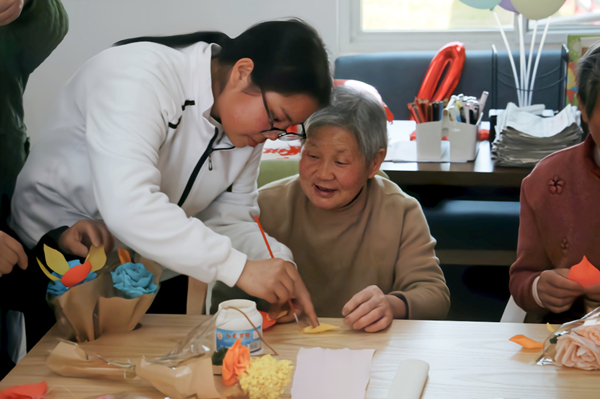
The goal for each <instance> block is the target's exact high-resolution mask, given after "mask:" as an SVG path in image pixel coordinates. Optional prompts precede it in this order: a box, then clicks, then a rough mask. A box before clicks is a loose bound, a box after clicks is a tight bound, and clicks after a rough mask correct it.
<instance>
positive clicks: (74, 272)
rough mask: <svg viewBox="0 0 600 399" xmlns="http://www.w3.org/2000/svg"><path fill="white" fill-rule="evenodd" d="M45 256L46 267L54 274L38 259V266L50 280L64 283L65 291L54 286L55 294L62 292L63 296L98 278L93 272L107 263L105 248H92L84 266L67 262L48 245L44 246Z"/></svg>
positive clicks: (57, 285)
mask: <svg viewBox="0 0 600 399" xmlns="http://www.w3.org/2000/svg"><path fill="white" fill-rule="evenodd" d="M44 256H45V258H46V265H47V266H48V267H49V268H50V269H51V270H52V272H50V271H48V269H47V268H46V267H45V266H44V265H43V264H42V262H41V261H40V260H39V259H37V258H36V260H37V262H38V265H40V268H41V269H42V271H43V272H44V274H45V275H46V276H47V277H48V278H49V279H50V280H52V281H53V282H60V283H62V285H63V286H64V287H65V289H64V290H62V288H61V287H60V284H54V288H53V289H54V290H55V292H61V294H63V293H64V292H65V291H66V290H68V289H69V288H71V287H74V286H76V285H78V284H81V283H84V282H85V281H89V280H93V279H94V278H95V277H96V276H95V275H96V273H92V272H96V271H98V270H100V269H102V267H103V266H104V264H105V263H106V254H105V253H104V247H94V246H92V247H90V252H89V253H88V256H87V258H86V259H85V262H83V264H81V263H80V262H79V261H78V260H75V261H71V262H67V260H66V259H65V257H64V256H63V255H62V254H61V253H60V252H58V251H57V250H55V249H52V248H50V247H49V246H47V245H44ZM59 295H60V294H59Z"/></svg>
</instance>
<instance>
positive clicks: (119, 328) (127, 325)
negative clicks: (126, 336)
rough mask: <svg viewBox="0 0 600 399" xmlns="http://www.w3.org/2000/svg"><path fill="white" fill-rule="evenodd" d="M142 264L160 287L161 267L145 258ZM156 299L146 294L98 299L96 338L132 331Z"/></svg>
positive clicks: (141, 261)
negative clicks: (106, 334)
mask: <svg viewBox="0 0 600 399" xmlns="http://www.w3.org/2000/svg"><path fill="white" fill-rule="evenodd" d="M140 263H142V264H143V265H144V267H145V268H146V269H147V270H148V271H149V272H151V273H152V274H153V275H154V284H156V286H158V285H159V281H160V275H161V273H162V269H161V268H160V266H158V264H156V263H155V262H152V261H150V260H148V259H144V258H142V259H140ZM111 283H112V279H111ZM155 297H156V294H154V295H148V294H144V295H142V296H140V297H137V298H134V299H127V298H119V297H112V298H105V297H100V298H99V299H98V329H97V330H96V331H97V337H96V338H98V337H100V335H102V334H105V333H109V332H110V333H117V332H127V331H132V330H133V329H134V328H135V326H137V324H138V322H139V321H140V320H141V319H142V317H143V316H144V315H145V314H146V311H147V310H148V308H150V305H152V301H154V298H155Z"/></svg>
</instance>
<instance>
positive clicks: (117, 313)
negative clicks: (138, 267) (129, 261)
mask: <svg viewBox="0 0 600 399" xmlns="http://www.w3.org/2000/svg"><path fill="white" fill-rule="evenodd" d="M139 262H140V263H142V264H143V265H144V267H145V268H146V269H148V270H149V271H150V272H152V274H154V283H155V284H156V285H157V286H158V285H159V281H160V276H161V274H162V268H161V267H160V266H159V265H158V264H157V263H155V262H153V261H151V260H148V259H145V258H141V259H140V260H139ZM118 266H119V265H117V264H115V265H112V266H108V265H107V266H105V267H104V268H102V269H101V270H100V271H99V272H98V277H96V278H95V279H94V280H92V281H88V282H87V283H84V284H81V285H78V286H75V287H72V288H70V289H69V290H68V291H67V292H65V293H64V294H63V295H61V296H59V297H57V298H55V299H53V300H52V301H51V305H52V306H53V307H54V312H55V315H56V319H57V323H58V324H59V325H60V326H61V328H62V329H63V330H64V332H65V334H66V335H67V336H68V338H69V339H70V338H72V337H73V336H74V337H75V339H76V340H77V342H87V341H93V340H95V339H98V338H99V337H100V336H101V335H102V334H105V333H109V332H110V333H112V332H114V333H116V332H127V331H132V330H133V329H134V328H135V327H136V326H137V324H138V323H139V321H140V320H141V318H142V317H143V316H144V314H145V313H146V311H147V310H148V308H149V307H150V305H151V304H152V301H154V298H155V297H156V294H154V295H148V294H144V295H142V296H140V297H138V298H134V299H127V298H120V297H118V296H116V295H118V290H117V289H115V288H114V287H113V281H112V277H111V275H110V271H111V270H114V269H115V268H116V267H118Z"/></svg>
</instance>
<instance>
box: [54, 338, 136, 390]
mask: <svg viewBox="0 0 600 399" xmlns="http://www.w3.org/2000/svg"><path fill="white" fill-rule="evenodd" d="M46 365H47V366H48V368H50V370H52V371H54V372H55V373H57V374H60V375H63V376H65V377H85V378H89V377H95V378H108V379H114V380H122V379H130V378H135V364H134V363H133V362H131V361H130V360H124V361H116V360H107V359H104V358H103V357H102V356H100V355H97V354H95V353H92V352H88V351H85V350H84V349H82V348H81V347H79V345H77V344H76V343H74V342H68V341H61V342H59V344H58V345H57V346H56V347H55V348H54V349H53V350H52V351H51V352H50V356H48V358H47V359H46Z"/></svg>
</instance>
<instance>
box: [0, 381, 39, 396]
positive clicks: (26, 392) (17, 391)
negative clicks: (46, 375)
mask: <svg viewBox="0 0 600 399" xmlns="http://www.w3.org/2000/svg"><path fill="white" fill-rule="evenodd" d="M47 390H48V385H47V384H46V383H45V382H44V381H42V382H40V383H37V384H25V385H18V386H14V387H10V388H6V389H5V390H3V391H0V399H38V398H42V397H44V395H46V391H47Z"/></svg>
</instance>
